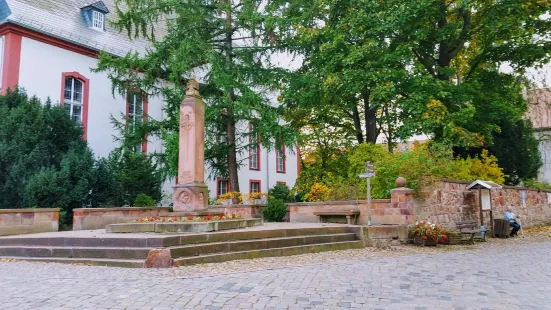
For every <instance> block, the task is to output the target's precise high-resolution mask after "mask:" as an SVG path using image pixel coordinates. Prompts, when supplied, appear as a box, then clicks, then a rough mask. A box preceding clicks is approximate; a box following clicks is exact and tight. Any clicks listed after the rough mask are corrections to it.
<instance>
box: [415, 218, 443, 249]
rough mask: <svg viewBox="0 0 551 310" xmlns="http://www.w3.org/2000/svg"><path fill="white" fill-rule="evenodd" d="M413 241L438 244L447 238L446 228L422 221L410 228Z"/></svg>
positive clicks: (418, 243) (429, 244)
mask: <svg viewBox="0 0 551 310" xmlns="http://www.w3.org/2000/svg"><path fill="white" fill-rule="evenodd" d="M410 232H411V234H412V235H413V243H414V244H416V245H420V246H436V244H437V243H438V242H441V241H442V240H444V239H447V235H446V230H445V229H444V228H442V227H441V226H439V225H436V224H432V223H431V222H428V221H421V222H418V223H416V224H415V225H413V226H412V227H411V228H410Z"/></svg>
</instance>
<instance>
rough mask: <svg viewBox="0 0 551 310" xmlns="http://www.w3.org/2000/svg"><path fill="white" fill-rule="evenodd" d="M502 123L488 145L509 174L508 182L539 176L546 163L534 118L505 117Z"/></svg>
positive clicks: (468, 152)
mask: <svg viewBox="0 0 551 310" xmlns="http://www.w3.org/2000/svg"><path fill="white" fill-rule="evenodd" d="M499 125H500V130H499V131H498V132H496V133H494V134H493V144H492V145H490V146H489V147H488V152H489V153H490V154H491V155H494V156H495V157H497V163H498V165H499V167H501V168H503V173H504V174H505V183H506V184H507V185H519V184H520V182H521V181H525V180H530V179H536V178H537V177H538V171H539V169H540V168H541V166H542V165H543V162H542V159H541V154H540V152H539V148H538V146H539V142H538V140H537V139H536V137H535V136H534V132H533V129H532V124H531V123H530V121H529V120H519V121H516V122H509V121H507V120H505V121H502V122H501V123H500V124H499ZM481 152H482V148H470V149H465V148H457V149H455V153H456V154H457V155H460V156H462V157H467V156H471V157H474V156H478V155H479V154H480V153H481Z"/></svg>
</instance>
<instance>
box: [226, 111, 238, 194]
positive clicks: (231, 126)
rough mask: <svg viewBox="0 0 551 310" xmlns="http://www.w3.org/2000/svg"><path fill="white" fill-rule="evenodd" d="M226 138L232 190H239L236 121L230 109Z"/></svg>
mask: <svg viewBox="0 0 551 310" xmlns="http://www.w3.org/2000/svg"><path fill="white" fill-rule="evenodd" d="M226 139H227V141H228V174H229V182H230V191H232V192H239V177H238V175H237V170H238V168H239V167H238V166H237V147H236V145H235V121H234V120H233V113H232V112H230V111H228V120H227V121H226ZM234 202H235V201H234Z"/></svg>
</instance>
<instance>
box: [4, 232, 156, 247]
mask: <svg viewBox="0 0 551 310" xmlns="http://www.w3.org/2000/svg"><path fill="white" fill-rule="evenodd" d="M165 239H166V236H154V235H151V236H143V237H140V238H130V237H110V238H102V237H96V238H90V237H2V238H0V246H51V247H117V248H140V247H146V248H154V247H163V246H164V242H165Z"/></svg>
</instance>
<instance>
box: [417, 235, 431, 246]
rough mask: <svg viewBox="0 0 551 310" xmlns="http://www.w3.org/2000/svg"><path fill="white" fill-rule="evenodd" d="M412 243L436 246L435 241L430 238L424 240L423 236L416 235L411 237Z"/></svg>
mask: <svg viewBox="0 0 551 310" xmlns="http://www.w3.org/2000/svg"><path fill="white" fill-rule="evenodd" d="M413 243H414V244H415V245H418V246H436V242H435V241H434V240H432V239H428V240H425V239H423V237H418V236H416V237H415V238H413Z"/></svg>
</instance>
